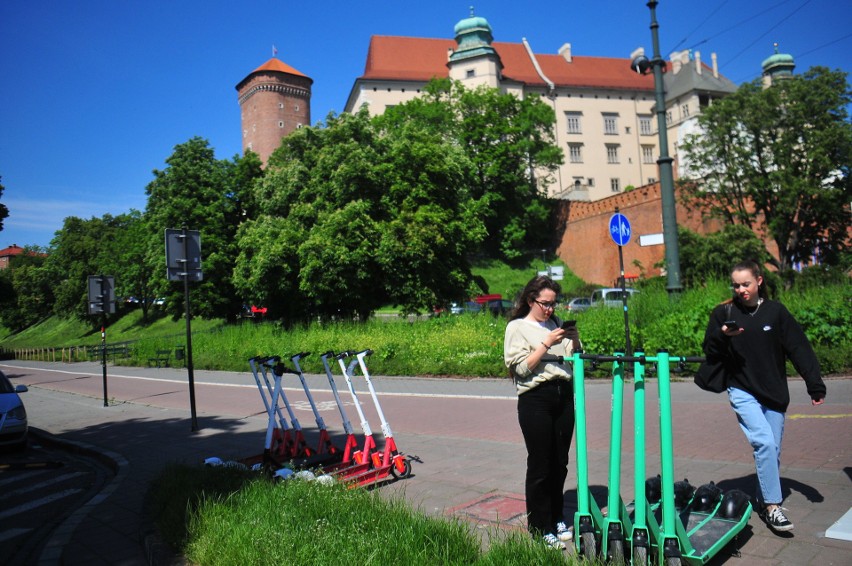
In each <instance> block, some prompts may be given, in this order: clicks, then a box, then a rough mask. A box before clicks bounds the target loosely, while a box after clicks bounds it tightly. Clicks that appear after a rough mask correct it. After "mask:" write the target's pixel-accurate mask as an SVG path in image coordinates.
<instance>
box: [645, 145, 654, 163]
mask: <svg viewBox="0 0 852 566" xmlns="http://www.w3.org/2000/svg"><path fill="white" fill-rule="evenodd" d="M653 162H654V146H653V145H643V146H642V163H653Z"/></svg>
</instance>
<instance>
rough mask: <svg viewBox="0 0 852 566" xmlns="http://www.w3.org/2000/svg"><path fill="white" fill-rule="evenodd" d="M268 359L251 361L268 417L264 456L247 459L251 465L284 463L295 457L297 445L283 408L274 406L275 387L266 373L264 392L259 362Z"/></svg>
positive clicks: (252, 371)
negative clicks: (262, 462)
mask: <svg viewBox="0 0 852 566" xmlns="http://www.w3.org/2000/svg"><path fill="white" fill-rule="evenodd" d="M268 359H270V357H269V356H258V357H255V358H251V359H250V360H249V367H250V368H251V373H252V375H253V376H254V381H255V383H256V384H257V390H258V392H259V393H260V399H261V400H262V401H263V406H264V408H265V409H266V414H267V416H268V421H267V427H266V438H265V440H264V450H263V456H262V457H261V458H260V459H258V458H256V457H255V458H249V459H247V460H251V461H252V462H251V463H255V460H257V461H260V460H263V461H264V462H270V461H271V460H273V459H275V460H277V461H284V460H290V459H292V458H293V457H295V444H294V443H293V437H292V436H291V434H290V427H289V426H288V425H287V420H286V419H285V418H284V415H283V414H282V413H281V408H280V407H279V406H278V404H277V403H275V404H273V402H272V400H273V399H274V398H275V397H274V396H273V387H272V386H271V385H270V383H269V379H268V378H267V377H266V374H265V373H264V374H263V380H264V381H265V382H266V391H264V388H263V385H261V383H260V378H261V374H259V373H258V368H257V364H258V360H263V361H266V360H268ZM267 392H268V394H269V399H267ZM276 416H277V417H278V420H277V422H276V419H275V417H276Z"/></svg>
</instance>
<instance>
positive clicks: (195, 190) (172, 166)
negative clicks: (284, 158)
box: [145, 137, 261, 318]
mask: <svg viewBox="0 0 852 566" xmlns="http://www.w3.org/2000/svg"><path fill="white" fill-rule="evenodd" d="M260 174H261V173H260V166H259V160H258V158H257V156H256V155H254V154H248V155H247V156H246V157H243V158H241V157H234V159H233V160H231V161H227V160H218V159H216V157H215V155H214V151H213V148H211V147H210V145H209V143H208V141H207V140H204V139H202V138H199V137H195V138H192V139H190V140H189V141H187V142H185V143H183V144H180V145H177V146H175V148H174V152H173V153H172V155H171V156H169V157H168V159H166V168H165V169H164V170H162V171H160V170H155V171H154V180H153V181H151V183H149V184H148V186H147V187H146V189H145V192H146V194H147V195H148V202H147V206H146V210H145V219H146V223H147V226H148V234H149V236H148V246H147V253H146V264H147V267H148V269H149V270H150V271H151V273H153V278H154V279H153V288H155V289H159V290H160V291H159V294H161V295H165V296H167V304H166V308H167V310H168V311H169V312H170V313H171V314H172V315H173V316H174V317H175V318H177V317H180V316H181V314H182V313H183V310H184V309H183V285H182V284H181V283H179V282H168V281H167V280H166V260H165V252H164V250H165V241H164V238H165V230H166V229H167V228H174V229H180V228H182V227H184V226H186V227H187V228H189V229H190V230H198V231H199V232H200V233H201V255H202V269H203V273H204V280H203V281H202V282H201V283H193V284H192V285H191V286H190V289H191V299H190V300H191V303H192V312H193V314H197V315H201V316H204V317H223V318H228V317H233V316H235V315H236V314H237V313H238V312H239V309H240V306H241V303H242V301H241V299H240V298H239V297H238V295H237V293H236V290H235V289H234V286H233V282H232V270H233V261H234V257H235V255H236V251H237V248H236V234H237V230H238V228H239V225H240V224H241V223H242V222H243V220H244V219H245V215H246V214H247V213H249V212H252V213H253V212H254V210H253V209H254V208H255V207H254V205H253V204H252V201H251V200H250V192H249V186H250V185H251V184H252V182H253V181H254V179H255V178H257V177H258V176H259V175H260ZM247 207H248V208H249V209H251V210H247Z"/></svg>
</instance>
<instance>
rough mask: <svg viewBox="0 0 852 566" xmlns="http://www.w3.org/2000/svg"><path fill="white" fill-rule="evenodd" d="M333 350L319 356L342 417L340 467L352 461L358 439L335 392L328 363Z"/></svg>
mask: <svg viewBox="0 0 852 566" xmlns="http://www.w3.org/2000/svg"><path fill="white" fill-rule="evenodd" d="M333 357H334V352H332V351H330V350H329V351H328V352H326V353H324V354H322V355H321V356H320V360H322V367H323V368H324V369H325V375H326V376H327V377H328V385H329V386H330V387H331V393H332V395H334V402H335V403H337V409H338V411H340V418H341V419H343V432H345V433H346V441H345V442H344V443H343V459H342V460H341V464H342V466H341V467H345V466H348V465H349V464H350V463H351V462H352V453H353V451H354V450H356V449H357V448H358V441H357V440H356V439H355V433H354V432H353V430H352V423H351V422H349V417H347V416H346V410H345V409H344V408H343V402H342V401H341V400H340V394H339V393H338V392H337V384H336V383H335V382H334V375H333V374H332V373H331V368H330V367H329V365H328V358H333Z"/></svg>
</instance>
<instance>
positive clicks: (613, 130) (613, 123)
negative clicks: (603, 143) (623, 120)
mask: <svg viewBox="0 0 852 566" xmlns="http://www.w3.org/2000/svg"><path fill="white" fill-rule="evenodd" d="M603 120H604V134H606V135H608V136H614V135H616V134H618V114H609V113H604V115H603Z"/></svg>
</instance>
